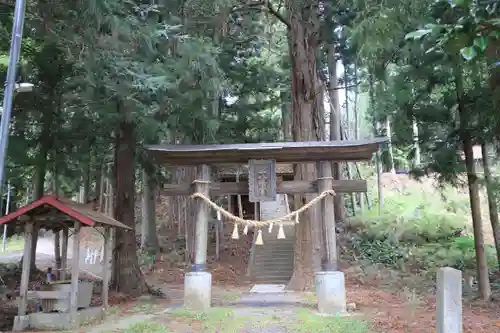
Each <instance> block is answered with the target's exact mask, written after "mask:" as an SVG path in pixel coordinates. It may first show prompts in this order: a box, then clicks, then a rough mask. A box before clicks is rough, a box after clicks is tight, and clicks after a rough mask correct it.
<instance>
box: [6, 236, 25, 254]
mask: <svg viewBox="0 0 500 333" xmlns="http://www.w3.org/2000/svg"><path fill="white" fill-rule="evenodd" d="M23 250H24V238H23V237H19V236H12V237H10V238H7V241H6V242H5V252H6V253H9V252H10V253H11V252H21V251H23Z"/></svg>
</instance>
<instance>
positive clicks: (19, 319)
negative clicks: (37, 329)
mask: <svg viewBox="0 0 500 333" xmlns="http://www.w3.org/2000/svg"><path fill="white" fill-rule="evenodd" d="M29 324H30V320H29V317H28V316H16V317H15V318H14V326H13V327H12V331H13V332H22V331H25V330H26V329H27V328H28V327H29Z"/></svg>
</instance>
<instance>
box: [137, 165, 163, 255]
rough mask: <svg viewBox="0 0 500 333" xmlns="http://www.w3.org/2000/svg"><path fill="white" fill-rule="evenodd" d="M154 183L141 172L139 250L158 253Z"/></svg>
mask: <svg viewBox="0 0 500 333" xmlns="http://www.w3.org/2000/svg"><path fill="white" fill-rule="evenodd" d="M154 188H155V181H154V179H153V177H151V176H150V175H149V174H148V172H147V171H146V170H142V209H141V211H142V221H141V229H142V230H141V248H143V249H145V250H147V251H151V252H155V251H158V248H159V246H158V237H157V233H156V218H155V211H156V209H155V206H156V205H155V193H154Z"/></svg>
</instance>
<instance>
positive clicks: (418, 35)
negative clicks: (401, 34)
mask: <svg viewBox="0 0 500 333" xmlns="http://www.w3.org/2000/svg"><path fill="white" fill-rule="evenodd" d="M431 32H432V29H419V30H416V31H412V32H410V33H408V34H406V36H405V39H406V40H419V39H422V38H423V37H425V36H427V35H428V34H430V33H431Z"/></svg>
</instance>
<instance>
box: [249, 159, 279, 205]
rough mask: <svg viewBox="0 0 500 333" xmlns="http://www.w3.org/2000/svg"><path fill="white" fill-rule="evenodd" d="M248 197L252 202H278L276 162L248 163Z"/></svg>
mask: <svg viewBox="0 0 500 333" xmlns="http://www.w3.org/2000/svg"><path fill="white" fill-rule="evenodd" d="M248 187H249V188H248V197H249V201H250V202H265V201H275V200H276V161H275V160H249V161H248Z"/></svg>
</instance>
